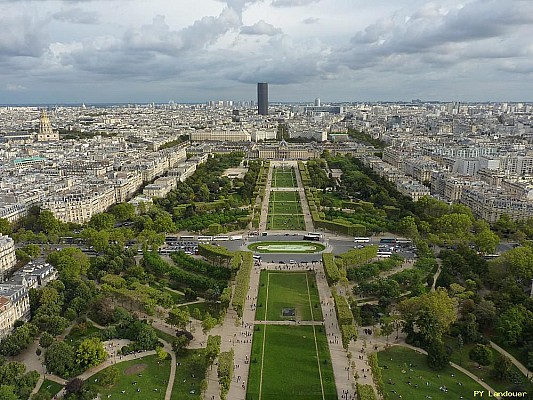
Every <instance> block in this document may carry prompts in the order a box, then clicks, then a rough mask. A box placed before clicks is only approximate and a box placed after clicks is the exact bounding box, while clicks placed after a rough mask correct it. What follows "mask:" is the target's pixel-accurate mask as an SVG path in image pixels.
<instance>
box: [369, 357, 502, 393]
mask: <svg viewBox="0 0 533 400" xmlns="http://www.w3.org/2000/svg"><path fill="white" fill-rule="evenodd" d="M378 361H379V365H380V367H382V368H383V370H382V373H383V384H384V386H385V400H392V399H398V398H399V397H400V395H401V397H402V398H404V399H409V400H426V399H428V398H432V399H433V400H439V399H442V400H444V399H459V398H461V396H463V397H462V398H464V399H471V398H473V397H472V396H473V393H474V390H485V389H484V388H483V387H481V386H480V385H478V384H477V383H476V382H475V381H473V380H472V379H471V378H469V377H468V376H466V375H464V374H463V373H462V372H459V371H458V370H456V369H455V368H452V367H450V366H446V367H445V368H444V369H443V370H442V371H438V372H436V371H433V370H431V369H430V368H429V367H428V365H427V362H426V356H425V355H423V354H419V353H417V352H415V351H413V350H411V349H407V348H405V347H400V346H394V347H391V348H389V349H387V350H384V351H380V352H379V353H378ZM359 373H361V372H359ZM409 382H410V383H411V384H409ZM441 387H446V388H447V392H445V391H443V390H440V389H439V388H441ZM494 389H495V390H499V389H501V390H504V389H505V388H501V387H498V388H494ZM394 392H396V393H394ZM427 396H430V397H427Z"/></svg>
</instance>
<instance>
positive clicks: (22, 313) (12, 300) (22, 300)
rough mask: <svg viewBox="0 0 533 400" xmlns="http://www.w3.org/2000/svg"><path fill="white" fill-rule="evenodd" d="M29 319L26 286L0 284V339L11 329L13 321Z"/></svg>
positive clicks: (13, 324) (28, 301)
mask: <svg viewBox="0 0 533 400" xmlns="http://www.w3.org/2000/svg"><path fill="white" fill-rule="evenodd" d="M29 319H30V299H29V296H28V288H27V287H26V286H23V285H10V284H0V339H2V338H4V337H5V336H6V335H8V334H9V333H10V332H11V331H12V330H13V327H14V326H15V322H17V321H19V320H22V321H28V320H29Z"/></svg>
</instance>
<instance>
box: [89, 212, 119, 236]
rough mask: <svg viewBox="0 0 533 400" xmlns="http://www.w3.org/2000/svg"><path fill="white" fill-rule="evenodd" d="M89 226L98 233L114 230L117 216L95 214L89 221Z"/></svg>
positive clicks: (104, 213)
mask: <svg viewBox="0 0 533 400" xmlns="http://www.w3.org/2000/svg"><path fill="white" fill-rule="evenodd" d="M89 226H90V227H91V228H93V229H96V230H97V231H103V230H109V229H113V227H114V226H115V216H114V215H113V214H110V213H106V212H103V213H98V214H94V215H93V216H92V217H91V220H90V221H89Z"/></svg>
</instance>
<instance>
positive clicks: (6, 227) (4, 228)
mask: <svg viewBox="0 0 533 400" xmlns="http://www.w3.org/2000/svg"><path fill="white" fill-rule="evenodd" d="M11 231H12V230H11V224H10V223H9V221H8V220H7V219H5V218H0V233H1V234H2V235H10V234H11Z"/></svg>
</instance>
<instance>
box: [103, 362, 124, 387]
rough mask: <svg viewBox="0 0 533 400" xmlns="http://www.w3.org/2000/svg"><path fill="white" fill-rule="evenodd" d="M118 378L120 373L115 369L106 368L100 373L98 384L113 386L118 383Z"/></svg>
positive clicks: (113, 367)
mask: <svg viewBox="0 0 533 400" xmlns="http://www.w3.org/2000/svg"><path fill="white" fill-rule="evenodd" d="M119 377H120V371H119V370H118V368H117V367H115V366H112V367H108V368H106V369H104V370H103V371H102V372H101V378H100V383H101V384H102V385H103V386H113V385H114V384H115V383H117V382H118V378H119Z"/></svg>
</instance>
